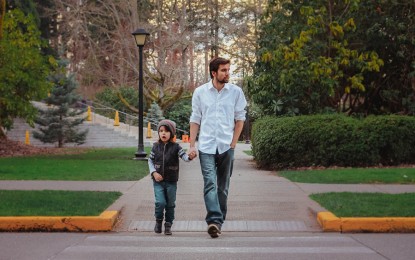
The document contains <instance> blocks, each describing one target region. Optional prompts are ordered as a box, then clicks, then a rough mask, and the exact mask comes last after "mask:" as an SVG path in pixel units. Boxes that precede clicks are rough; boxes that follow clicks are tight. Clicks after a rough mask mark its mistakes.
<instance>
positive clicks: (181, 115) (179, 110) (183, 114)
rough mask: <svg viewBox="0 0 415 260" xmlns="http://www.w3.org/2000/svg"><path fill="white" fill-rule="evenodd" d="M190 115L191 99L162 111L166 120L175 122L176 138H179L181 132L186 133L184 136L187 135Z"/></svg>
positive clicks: (181, 101)
mask: <svg viewBox="0 0 415 260" xmlns="http://www.w3.org/2000/svg"><path fill="white" fill-rule="evenodd" d="M191 113H192V100H191V99H182V100H180V101H178V102H177V103H175V104H174V105H173V106H171V107H169V108H168V109H166V110H164V116H165V117H166V118H167V119H170V120H173V121H174V122H176V127H177V129H178V130H177V131H176V132H177V138H181V136H182V134H183V131H186V132H187V133H186V134H189V131H190V125H189V119H190V114H191Z"/></svg>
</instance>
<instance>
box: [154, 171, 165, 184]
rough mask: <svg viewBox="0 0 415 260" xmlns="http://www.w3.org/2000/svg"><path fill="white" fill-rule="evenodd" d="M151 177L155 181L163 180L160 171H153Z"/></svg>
mask: <svg viewBox="0 0 415 260" xmlns="http://www.w3.org/2000/svg"><path fill="white" fill-rule="evenodd" d="M153 178H154V180H155V181H156V182H161V181H163V176H161V175H160V173H158V172H154V173H153Z"/></svg>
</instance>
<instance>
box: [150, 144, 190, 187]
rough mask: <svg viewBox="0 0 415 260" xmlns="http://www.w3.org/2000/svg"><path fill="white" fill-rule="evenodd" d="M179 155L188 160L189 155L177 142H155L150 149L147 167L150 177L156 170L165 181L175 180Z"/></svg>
mask: <svg viewBox="0 0 415 260" xmlns="http://www.w3.org/2000/svg"><path fill="white" fill-rule="evenodd" d="M179 157H180V158H181V159H182V160H183V161H185V162H188V161H190V159H189V156H188V155H187V154H186V152H185V151H184V150H183V148H182V147H181V146H180V145H179V144H178V143H173V142H168V143H166V144H165V143H163V142H156V143H154V144H153V148H152V149H151V153H150V157H149V160H148V167H149V170H150V174H151V177H152V178H153V179H154V177H153V174H152V173H153V172H158V173H159V174H161V175H162V176H163V179H164V180H165V181H172V182H177V181H178V180H179Z"/></svg>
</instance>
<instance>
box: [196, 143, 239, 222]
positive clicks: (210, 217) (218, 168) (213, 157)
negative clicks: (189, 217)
mask: <svg viewBox="0 0 415 260" xmlns="http://www.w3.org/2000/svg"><path fill="white" fill-rule="evenodd" d="M199 158H200V165H201V168H202V175H203V181H204V188H203V192H204V199H205V206H206V211H207V214H206V223H208V224H211V223H216V224H219V225H222V224H223V222H224V221H225V219H226V212H227V202H228V190H229V182H230V177H231V175H232V169H233V160H234V150H233V149H229V150H228V151H226V152H224V153H223V154H218V152H216V154H207V153H203V152H201V151H199Z"/></svg>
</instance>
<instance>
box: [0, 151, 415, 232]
mask: <svg viewBox="0 0 415 260" xmlns="http://www.w3.org/2000/svg"><path fill="white" fill-rule="evenodd" d="M183 147H184V148H188V144H183ZM250 149H251V147H250V145H249V144H238V145H237V149H236V152H235V164H234V172H233V176H232V178H231V185H230V194H229V200H228V208H229V209H228V216H227V220H226V222H225V224H224V226H223V230H224V231H285V232H289V231H306V232H307V231H310V232H315V231H321V228H320V226H319V224H318V223H317V220H316V212H320V211H326V210H325V209H324V208H322V207H321V206H320V205H319V204H317V203H316V202H314V201H313V200H311V199H309V198H308V195H309V194H311V193H317V192H329V191H337V192H339V191H353V192H384V193H402V192H415V185H357V184H346V185H338V184H335V185H328V184H302V183H293V182H290V181H288V180H287V179H285V178H282V177H278V176H276V174H275V172H271V171H263V170H258V169H257V168H256V166H255V162H254V161H253V159H252V157H251V156H249V155H246V154H245V153H244V152H243V151H245V150H250ZM180 167H181V171H180V180H179V184H178V191H177V206H176V220H175V222H174V225H173V231H205V230H206V223H205V222H204V218H205V214H206V210H205V206H204V202H203V179H202V176H201V172H200V164H199V160H198V159H196V160H194V161H193V162H190V163H184V162H181V166H180ZM0 189H25V190H28V189H40V190H41V189H53V190H99V191H121V192H123V195H122V196H121V198H120V199H119V200H117V201H116V202H115V203H114V204H113V205H111V206H110V207H109V209H108V210H122V213H121V221H120V222H119V223H118V224H117V226H116V227H115V229H116V231H128V232H137V231H145V232H146V231H149V232H152V230H153V227H154V217H153V214H154V195H153V189H152V181H151V179H150V177H149V176H147V177H145V178H143V179H141V180H140V181H126V182H104V181H98V182H91V181H87V182H83V181H82V182H79V181H0Z"/></svg>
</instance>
